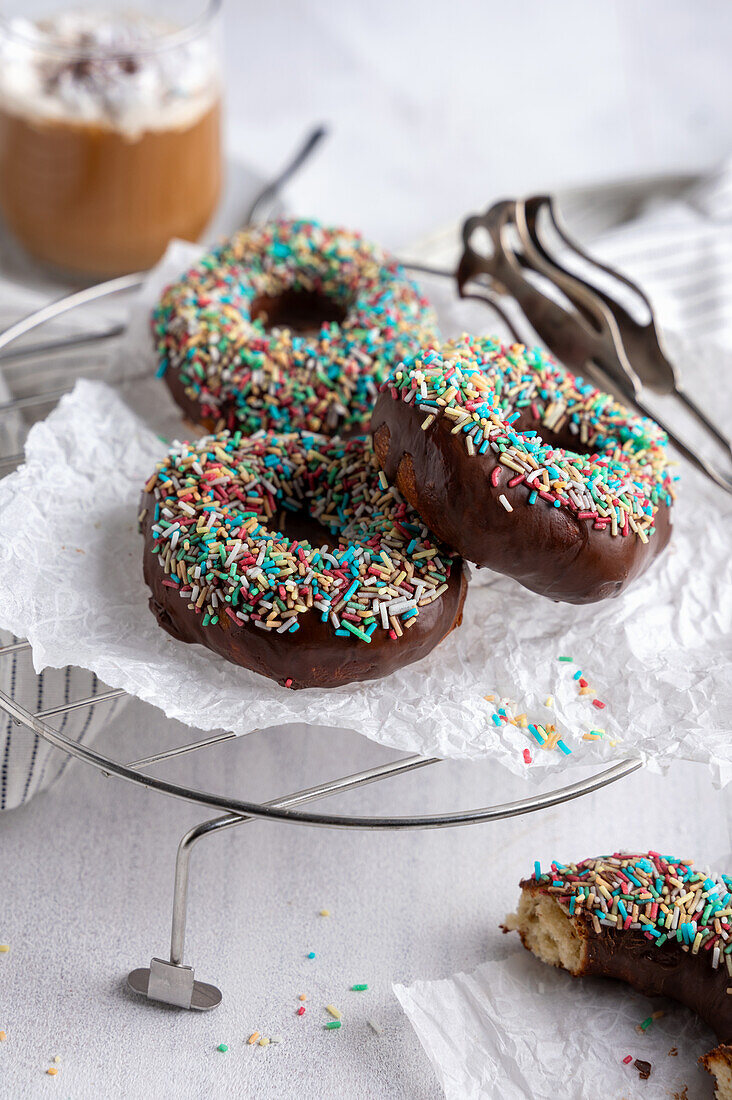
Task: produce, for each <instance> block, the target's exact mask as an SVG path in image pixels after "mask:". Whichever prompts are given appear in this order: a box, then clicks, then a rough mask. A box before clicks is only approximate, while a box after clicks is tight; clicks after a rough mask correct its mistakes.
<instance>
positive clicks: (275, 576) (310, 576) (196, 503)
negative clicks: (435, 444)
mask: <svg viewBox="0 0 732 1100" xmlns="http://www.w3.org/2000/svg"><path fill="white" fill-rule="evenodd" d="M141 508H142V510H141V513H140V517H139V521H140V531H141V533H142V534H143V535H144V537H145V549H144V576H145V580H146V582H147V584H148V586H149V588H150V590H151V592H152V596H151V598H150V607H151V610H152V611H153V613H154V614H155V616H156V617H157V620H158V622H159V623H160V625H161V626H162V627H163V628H164V629H165V630H166V631H168V633H169V634H172V635H173V637H175V638H178V639H179V640H180V641H184V642H199V643H201V644H202V645H205V646H208V648H209V649H212V650H213V651H214V652H215V653H218V654H220V655H221V656H223V657H225V658H226V659H227V660H229V661H232V662H233V663H235V664H238V665H243V666H244V667H245V668H248V669H251V670H253V671H254V672H258V673H261V674H262V675H263V676H268V677H269V678H270V679H273V680H277V681H278V682H279V683H280V684H283V685H284V686H285V687H290V688H306V687H336V686H339V685H342V684H348V683H351V682H353V681H358V680H370V679H374V678H376V677H380V676H386V675H388V674H389V673H390V672H393V671H395V670H396V669H398V668H401V667H402V666H403V665H406V664H409V663H411V662H412V661H416V660H418V659H419V658H420V657H423V656H425V655H426V654H427V653H429V652H430V650H432V649H433V648H434V647H435V646H436V645H437V644H438V643H439V642H440V641H441V640H442V639H443V638H444V637H445V636H446V635H447V634H449V633H450V631H451V630H452V629H453V628H454V627H456V626H458V625H459V624H460V621H461V619H462V609H463V603H464V600H465V594H466V591H467V577H466V570H464V569H463V565H462V562H461V561H460V559H459V558H457V557H455V556H454V555H453V554H451V553H450V552H449V551H447V550H445V548H444V547H442V546H440V544H439V543H438V542H436V541H435V539H434V538H433V536H432V535H431V534H430V533H429V532H428V530H427V528H426V527H425V526H424V524H423V523H422V521H421V520H420V518H419V516H417V515H416V513H415V512H413V511H412V509H411V508H410V507H409V505H408V504H407V503H406V502H405V501H404V500H402V498H401V497H400V495H399V493H398V492H397V490H396V489H394V488H392V487H390V486H389V485H388V484H387V482H386V479H385V477H384V475H383V473H382V472H381V471H380V470H379V468H378V465H377V463H376V459H375V456H374V454H373V449H372V445H371V439H370V437H363V436H359V437H355V438H353V439H351V440H348V441H343V440H340V439H328V438H327V437H325V436H317V435H313V434H309V433H299V432H292V433H288V434H279V433H273V432H259V433H257V434H255V435H253V436H248V437H243V436H242V433H241V432H235V433H230V432H228V431H223V432H221V433H219V434H217V435H212V436H208V437H204V438H202V439H199V440H197V441H196V442H193V443H176V444H174V445H173V447H172V449H171V450H170V452H169V454H168V456H167V457H166V458H165V459H164V460H163V461H162V462H161V463H159V465H158V467H157V469H156V471H155V473H153V475H152V476H151V477H150V479H149V481H148V482H147V484H146V486H145V489H144V493H143V498H142V506H141Z"/></svg>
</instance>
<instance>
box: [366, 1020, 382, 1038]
mask: <svg viewBox="0 0 732 1100" xmlns="http://www.w3.org/2000/svg"><path fill="white" fill-rule="evenodd" d="M366 1022H367V1024H368V1025H369V1027H370V1028H371V1030H372V1031H373V1033H374V1034H375V1035H383V1034H384V1029H383V1027H382V1026H381V1024H377V1022H376V1020H373V1019H369V1020H367V1021H366Z"/></svg>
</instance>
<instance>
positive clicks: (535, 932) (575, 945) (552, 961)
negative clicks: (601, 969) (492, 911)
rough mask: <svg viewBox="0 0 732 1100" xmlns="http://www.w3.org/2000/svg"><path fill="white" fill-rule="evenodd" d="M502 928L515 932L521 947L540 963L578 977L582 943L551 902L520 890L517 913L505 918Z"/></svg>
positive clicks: (555, 904) (541, 896)
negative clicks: (522, 945) (521, 943)
mask: <svg viewBox="0 0 732 1100" xmlns="http://www.w3.org/2000/svg"><path fill="white" fill-rule="evenodd" d="M506 928H507V929H508V930H509V931H517V932H518V933H519V935H520V936H521V940H522V942H523V944H524V947H527V948H528V949H529V951H531V952H532V953H533V954H534V955H536V956H537V958H539V959H541V961H542V962H545V963H548V964H549V965H550V966H561V967H562V968H563V969H564V970H569V972H570V973H571V974H578V973H579V971H580V969H581V966H582V946H583V941H582V939H581V937H580V936H579V935H578V934H577V931H576V929H575V927H574V925H573V923H572V921H571V920H570V919H569V917H568V916H567V915H566V913H565V912H564V910H563V909H562V907H561V906H560V905H559V903H558V902H556V901H555V900H554V898H552V897H549V896H548V895H547V894H534V893H531V892H530V891H529V890H523V891H522V892H521V899H520V901H519V907H518V913H512V914H511V915H510V916H509V917H507V918H506Z"/></svg>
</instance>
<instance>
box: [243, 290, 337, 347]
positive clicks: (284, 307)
mask: <svg viewBox="0 0 732 1100" xmlns="http://www.w3.org/2000/svg"><path fill="white" fill-rule="evenodd" d="M249 315H250V317H251V319H252V321H260V322H261V323H262V325H264V328H265V329H266V330H268V331H269V330H272V329H289V330H290V332H294V333H296V334H297V335H298V336H316V335H317V334H318V333H319V332H320V330H321V328H322V327H323V325H332V324H334V323H335V324H336V325H342V324H343V322H344V321H345V319H346V316H347V310H346V307H345V306H344V305H342V304H341V303H340V302H338V301H337V300H336V299H335V298H330V297H329V296H328V295H327V294H322V293H321V292H320V291H317V290H295V289H293V288H290V289H288V290H283V291H282V293H281V294H276V295H273V296H269V295H267V294H260V295H259V296H258V297H257V298H255V299H254V300H253V301H252V304H251V306H250V307H249Z"/></svg>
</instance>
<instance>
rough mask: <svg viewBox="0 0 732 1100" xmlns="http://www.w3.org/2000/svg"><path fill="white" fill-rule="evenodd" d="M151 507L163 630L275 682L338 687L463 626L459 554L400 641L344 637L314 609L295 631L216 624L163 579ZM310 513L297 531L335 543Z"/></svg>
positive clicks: (395, 664) (398, 663)
mask: <svg viewBox="0 0 732 1100" xmlns="http://www.w3.org/2000/svg"><path fill="white" fill-rule="evenodd" d="M141 507H142V508H144V509H146V512H145V515H144V517H143V519H142V521H141V524H140V530H141V533H142V534H143V535H144V536H145V549H144V556H143V573H144V577H145V581H146V583H147V585H148V587H149V588H150V590H151V592H152V596H151V597H150V610H151V611H152V612H153V614H154V615H155V617H156V619H157V621H158V623H159V624H160V626H162V628H163V629H164V630H166V631H167V632H168V634H171V635H172V636H173V637H174V638H177V639H178V640H179V641H181V642H197V643H199V644H200V645H204V646H206V647H207V648H208V649H212V650H213V651H214V653H218V654H220V655H221V656H222V657H225V658H226V660H227V661H231V662H232V663H233V664H236V665H242V666H243V667H244V668H249V669H251V670H252V671H253V672H258V673H260V674H261V675H262V676H267V677H269V679H271V680H276V681H277V682H278V683H279V684H282V685H284V684H285V681H286V680H291V681H292V683H291V684H289V685H287V686H289V687H292V688H308V687H319V688H326V687H339V686H340V685H342V684H350V683H354V682H355V681H358V680H375V679H378V678H379V677H381V676H388V675H389V673H391V672H395V671H396V670H397V669H398V668H402V667H403V666H404V665H408V664H411V663H412V662H413V661H418V660H419V659H420V657H426V656H427V654H428V653H430V652H431V650H433V649H434V647H435V646H436V645H437V644H438V643H439V642H441V641H442V639H443V638H445V637H446V636H447V635H448V634H449V633H450V631H451V630H453V629H454V628H455V627H456V626H459V625H460V623H461V621H462V617H463V604H464V602H465V596H466V593H467V590H468V584H467V577H466V572H465V570H464V569H463V564H462V562H461V561H460V560H459V559H455V560H454V561H453V563H452V569H451V571H450V577H449V578H448V582H447V583H448V588H447V591H446V592H444V593H443V595H442V596H441V597H440V598H439V599H437V600H435V601H434V602H433V603H431V604H428V605H426V606H424V607H422V608H420V612H419V615H417V616H416V618H415V619H414V626H413V627H411V628H410V629H408V630H405V631H404V634H403V636H402V637H401V638H397V639H396V640H393V639H392V638H390V637H389V635H388V633H387V632H386V631H384V630H377V631H375V633H374V635H373V637H372V640H371V642H370V644H367V643H366V642H363V641H361V640H360V639H358V638H353V639H351V638H341V637H337V636H336V635H335V633H334V632H333V629H332V627H331V625H330V624H329V623H324V622H322V621H321V618H320V613H319V612H318V611H313V612H311V613H310V614H305V615H301V616H300V620H299V621H300V629H299V630H298V631H297V632H296V633H295V634H290V633H284V634H278V633H277V632H276V631H274V630H273V631H267V630H262V629H260V628H258V627H256V626H254V624H253V623H241V624H240V625H235V624H234V623H233V622H232V621H231V619H230V618H229V617H228V616H227V615H222V617H221V619H220V621H219V622H218V623H217V624H216V625H215V626H207V627H204V626H203V616H202V615H199V614H196V613H195V612H193V611H189V610H188V604H187V601H186V600H184V599H182V598H181V597H180V596H179V595H178V593H177V592H176V590H174V589H172V588H168V587H166V586H165V585H164V584H163V581H164V580H165V573H164V572H163V570H162V569H161V568H160V565H159V563H158V561H157V556H156V555H155V554H153V553H152V546H153V542H154V540H153V535H152V530H151V528H152V516H153V512H154V508H155V500H154V497H153V495H152V494H151V493H148V494H143V497H142V504H141ZM308 520H309V517H307V516H305V515H303V514H302V513H301V514H300V516H299V519H298V520H297V521H296V525H297V536H298V537H307V536H308V533H309V537H310V538H311V539H313V540H314V541H315V544H316V545H322V544H323V543H324V542H327V541H328V538H327V533H326V531H325V528H323V527H322V526H321V525H320V524H318V523H316V522H315V521H314V520H309V522H308Z"/></svg>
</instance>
